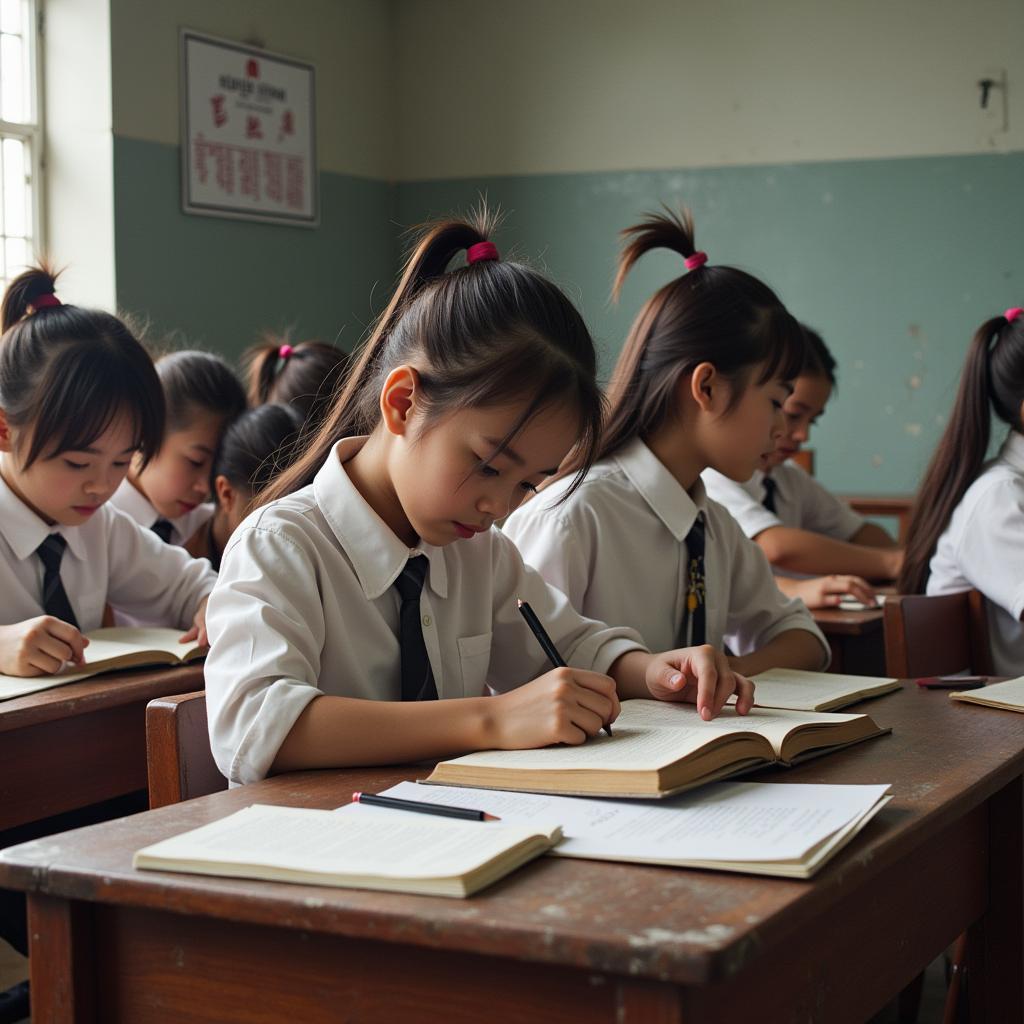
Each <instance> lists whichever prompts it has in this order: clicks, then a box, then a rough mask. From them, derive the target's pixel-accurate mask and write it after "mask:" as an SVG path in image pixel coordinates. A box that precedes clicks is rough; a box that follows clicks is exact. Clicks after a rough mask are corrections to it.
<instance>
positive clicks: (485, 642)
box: [456, 633, 492, 697]
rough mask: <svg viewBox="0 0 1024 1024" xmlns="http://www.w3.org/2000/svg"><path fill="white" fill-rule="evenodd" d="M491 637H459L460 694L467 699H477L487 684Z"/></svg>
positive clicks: (480, 635) (489, 635)
mask: <svg viewBox="0 0 1024 1024" xmlns="http://www.w3.org/2000/svg"><path fill="white" fill-rule="evenodd" d="M491 635H492V634H490V633H478V634H477V635H476V636H460V637H459V638H458V639H457V640H456V643H457V644H458V645H459V665H460V667H461V669H462V692H463V694H464V695H465V696H467V697H479V696H480V695H481V694H482V693H483V692H484V685H485V684H486V683H487V669H488V667H489V666H490V664H491Z"/></svg>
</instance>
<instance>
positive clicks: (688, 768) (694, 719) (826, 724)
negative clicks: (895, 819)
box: [425, 700, 889, 798]
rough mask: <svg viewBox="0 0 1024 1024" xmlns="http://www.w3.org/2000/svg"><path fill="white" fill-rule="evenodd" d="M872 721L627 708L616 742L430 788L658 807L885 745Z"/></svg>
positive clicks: (446, 771) (551, 752) (476, 768)
mask: <svg viewBox="0 0 1024 1024" xmlns="http://www.w3.org/2000/svg"><path fill="white" fill-rule="evenodd" d="M888 731H889V730H887V729H880V728H879V727H878V726H877V725H875V723H874V722H873V721H872V720H871V719H870V718H869V717H868V716H867V715H835V714H812V713H809V712H804V711H774V710H767V709H765V708H754V709H753V710H752V711H751V712H750V714H749V715H746V716H740V715H737V714H736V712H735V710H734V709H733V708H728V707H727V708H725V709H724V710H723V711H722V713H721V714H720V715H719V716H718V717H717V718H715V719H714V720H712V721H710V722H704V721H702V720H701V718H700V716H699V715H698V714H697V709H696V707H695V706H694V705H692V704H674V703H668V702H665V701H657V700H627V701H624V702H623V704H622V712H621V714H620V715H619V717H618V719H617V720H616V722H615V735H614V736H612V737H609V736H604V735H601V736H595V737H594V738H592V739H590V740H588V741H587V742H586V743H584V744H582V745H581V746H578V747H569V746H557V747H544V748H542V749H540V750H485V751H482V752H480V753H476V754H466V755H464V756H463V757H456V758H453V759H452V760H450V761H442V762H440V764H438V765H437V767H436V768H435V769H434V771H433V772H432V773H431V774H430V777H429V778H428V779H426V780H425V781H426V782H429V783H435V784H438V785H448V786H475V787H481V788H485V789H509V790H522V791H526V792H540V793H562V794H565V795H578V796H609V797H631V798H650V797H664V796H668V795H671V794H672V793H679V792H682V791H683V790H685V789H690V788H692V787H693V786H700V785H703V784H704V783H706V782H714V781H716V780H718V779H723V778H726V777H728V776H730V775H735V774H737V773H739V772H743V771H749V770H751V769H753V768H757V767H761V766H762V765H768V764H784V765H789V764H794V763H796V762H798V761H801V760H805V759H806V758H808V757H813V756H817V755H818V754H823V753H827V752H829V751H831V750H836V749H838V748H840V747H845V746H849V745H850V744H851V743H859V742H860V741H861V740H865V739H870V738H871V737H873V736H880V735H882V734H883V733H885V732H888Z"/></svg>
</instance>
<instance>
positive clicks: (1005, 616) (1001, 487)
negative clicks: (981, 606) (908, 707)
mask: <svg viewBox="0 0 1024 1024" xmlns="http://www.w3.org/2000/svg"><path fill="white" fill-rule="evenodd" d="M929 572H930V575H929V577H928V593H929V594H954V593H957V592H959V591H963V590H970V589H971V588H974V589H976V590H980V591H981V592H982V593H983V594H984V595H985V598H986V601H985V604H986V609H987V613H988V628H989V641H990V643H991V645H992V661H993V667H994V669H995V672H996V674H997V675H1005V676H1019V675H1022V674H1024V625H1022V623H1021V621H1020V617H1021V613H1022V612H1024V437H1021V435H1020V434H1018V433H1016V432H1015V431H1011V432H1010V433H1009V435H1008V437H1007V438H1006V441H1005V442H1003V446H1002V448H1001V449H1000V451H999V454H998V456H997V457H996V458H995V459H993V460H992V461H991V462H989V463H988V464H987V465H986V466H985V468H984V469H983V471H982V473H981V475H980V476H979V477H978V479H977V480H975V481H974V483H973V484H971V486H970V487H968V488H967V493H966V494H964V496H963V498H962V499H961V500H960V504H959V505H957V507H956V508H955V509H954V510H953V515H952V516H951V517H950V520H949V525H948V526H947V527H946V531H945V533H943V534H942V536H941V537H940V538H939V542H938V544H937V545H936V548H935V554H934V555H933V556H932V560H931V564H930V565H929ZM964 667H966V666H962V665H958V666H951V671H952V669H953V668H964Z"/></svg>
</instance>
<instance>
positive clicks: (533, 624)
mask: <svg viewBox="0 0 1024 1024" xmlns="http://www.w3.org/2000/svg"><path fill="white" fill-rule="evenodd" d="M516 604H517V605H519V611H520V612H521V613H522V616H523V618H524V619H526V624H527V625H528V626H529V627H530V631H531V632H532V633H533V635H534V636H535V637H536V638H537V643H539V644H540V646H541V649H542V650H543V651H544V653H545V654H546V655H547V656H548V661H550V662H551V664H552V665H553V666H554V667H555V668H567V667H568V666H567V665H566V663H565V658H563V657H562V656H561V655H560V654H559V653H558V648H557V647H556V646H555V645H554V642H553V641H552V639H551V637H549V636H548V631H547V630H546V629H545V628H544V627H543V626H542V625H541V621H540V619H538V618H537V614H536V612H534V610H533V609H532V608H531V607H530V606H529V605H528V604H527V603H526V602H525V601H521V600H519V599H518V598H517V599H516ZM603 728H604V731H605V732H606V733H607V734H608V735H609V736H611V734H612V727H611V726H610V725H606V726H604V727H603Z"/></svg>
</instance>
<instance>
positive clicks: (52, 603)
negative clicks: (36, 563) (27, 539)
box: [36, 533, 78, 629]
mask: <svg viewBox="0 0 1024 1024" xmlns="http://www.w3.org/2000/svg"><path fill="white" fill-rule="evenodd" d="M67 544H68V542H67V541H66V540H65V539H64V538H63V537H62V536H61V535H60V534H59V533H51V534H50V536H49V537H47V538H46V540H44V541H43V543H42V544H40V545H39V547H37V548H36V554H37V555H38V556H39V558H40V560H41V561H42V563H43V569H44V570H45V571H44V572H43V611H44V612H46V614H47V615H52V616H53V617H54V618H55V619H60V620H61V622H67V623H68V624H69V625H72V626H74V627H75V629H78V619H76V618H75V613H74V611H73V610H72V608H71V602H70V601H69V600H68V595H67V591H66V590H65V589H64V584H63V583H61V581H60V560H61V559H62V558H63V557H64V549H65V548H66V547H67Z"/></svg>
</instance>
